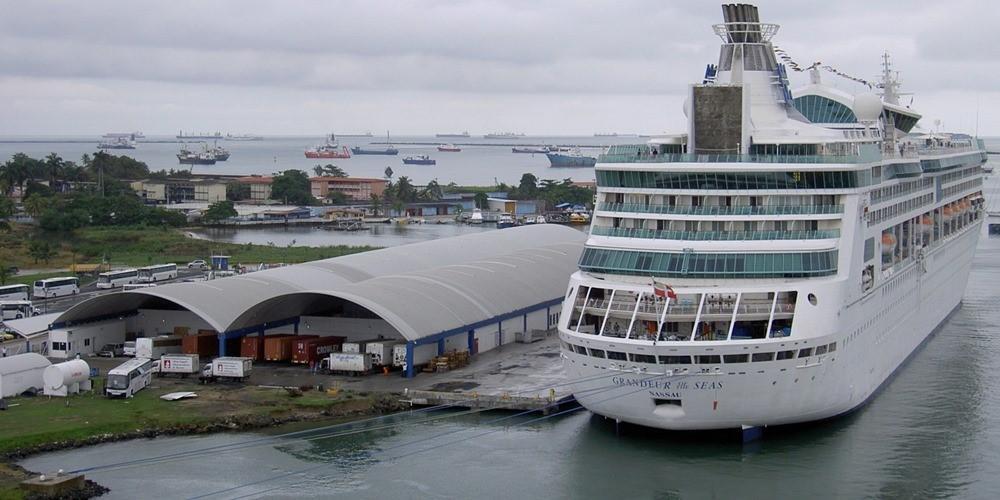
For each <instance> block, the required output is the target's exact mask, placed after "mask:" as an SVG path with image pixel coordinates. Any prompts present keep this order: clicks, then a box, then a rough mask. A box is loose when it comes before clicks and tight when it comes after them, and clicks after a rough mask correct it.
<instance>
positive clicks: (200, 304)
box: [54, 224, 586, 340]
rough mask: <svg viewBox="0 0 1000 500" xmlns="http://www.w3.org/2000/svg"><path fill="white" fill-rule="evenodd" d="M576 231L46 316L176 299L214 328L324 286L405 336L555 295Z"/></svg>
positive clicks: (143, 296) (243, 323)
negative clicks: (376, 316) (375, 315)
mask: <svg viewBox="0 0 1000 500" xmlns="http://www.w3.org/2000/svg"><path fill="white" fill-rule="evenodd" d="M585 240H586V234H585V233H584V232H582V231H578V230H576V229H572V228H567V227H563V226H558V225H555V224H539V225H533V226H525V227H519V228H510V229H504V230H497V231H484V232H482V233H476V234H470V235H464V236H457V237H454V238H444V239H439V240H433V241H427V242H420V243H414V244H410V245H404V246H399V247H392V248H386V249H382V250H375V251H371V252H365V253H360V254H353V255H347V256H343V257H336V258H333V259H326V260H321V261H315V262H310V263H305V264H299V265H294V266H288V267H284V268H279V269H271V270H267V271H260V272H256V273H251V274H248V275H245V276H239V277H232V278H225V279H221V280H213V281H208V282H195V283H177V284H170V285H162V286H157V287H151V288H143V289H138V290H132V291H128V292H120V293H112V294H106V295H101V296H98V297H95V298H93V299H90V300H87V301H84V302H81V303H80V304H78V305H77V306H75V307H73V308H71V309H69V310H67V311H66V312H64V313H63V314H61V315H60V316H59V317H58V318H57V320H56V321H55V322H54V323H56V324H61V323H66V322H79V321H87V320H90V319H94V318H100V317H112V316H114V315H117V314H126V313H130V312H132V311H135V310H136V309H139V308H155V307H163V306H176V307H182V308H184V309H187V310H190V311H191V312H193V313H195V314H197V315H198V316H200V317H201V318H203V319H204V320H205V321H206V322H207V323H209V324H210V325H212V327H213V328H215V329H216V330H217V331H220V332H222V331H231V330H237V329H241V328H247V327H251V326H256V325H259V324H261V323H263V322H266V321H275V320H279V319H285V318H289V317H294V316H298V315H301V314H303V312H306V311H308V309H309V308H310V307H312V305H313V304H314V303H315V301H316V300H317V297H320V296H327V297H339V298H341V299H344V300H347V301H350V302H353V303H355V304H358V305H360V306H362V307H365V308H366V309H368V310H370V311H371V312H373V313H375V314H377V315H378V316H380V317H381V318H383V319H385V320H386V321H387V322H389V323H390V324H391V325H392V326H393V327H395V328H396V329H397V330H398V331H399V332H400V333H402V334H403V335H404V336H405V337H407V338H408V339H410V340H414V339H416V338H419V337H422V336H425V335H429V334H433V333H437V332H441V331H446V330H450V329H452V328H457V327H461V326H464V325H467V324H472V323H476V322H478V321H482V320H484V319H488V318H492V317H496V316H499V315H502V314H506V313H509V312H512V311H516V310H519V309H522V308H525V307H529V306H533V305H536V304H539V303H542V302H545V301H547V300H552V299H555V298H558V297H560V296H561V295H562V293H563V291H564V290H565V288H566V283H567V280H568V278H569V275H570V274H572V273H573V272H574V271H575V270H576V265H577V261H578V260H579V257H580V253H581V252H582V250H583V242H584V241H585Z"/></svg>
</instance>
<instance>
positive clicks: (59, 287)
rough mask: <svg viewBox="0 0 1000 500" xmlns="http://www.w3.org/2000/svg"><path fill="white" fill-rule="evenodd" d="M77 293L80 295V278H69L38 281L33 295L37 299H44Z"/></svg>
mask: <svg viewBox="0 0 1000 500" xmlns="http://www.w3.org/2000/svg"><path fill="white" fill-rule="evenodd" d="M77 293H80V278H76V277H70V276H67V277H64V278H49V279H47V280H38V281H36V282H35V289H34V291H33V293H32V295H34V296H35V298H37V299H44V298H52V297H62V296H64V295H76V294H77Z"/></svg>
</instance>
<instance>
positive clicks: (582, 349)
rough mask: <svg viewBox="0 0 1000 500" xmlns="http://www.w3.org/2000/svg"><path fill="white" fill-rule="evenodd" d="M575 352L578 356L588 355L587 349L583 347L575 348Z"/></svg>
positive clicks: (577, 346)
mask: <svg viewBox="0 0 1000 500" xmlns="http://www.w3.org/2000/svg"><path fill="white" fill-rule="evenodd" d="M573 350H575V351H576V353H577V354H583V355H584V356H586V355H587V348H586V347H583V346H582V345H575V346H573Z"/></svg>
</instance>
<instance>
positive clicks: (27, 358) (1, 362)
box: [0, 352, 52, 398]
mask: <svg viewBox="0 0 1000 500" xmlns="http://www.w3.org/2000/svg"><path fill="white" fill-rule="evenodd" d="M49 366H52V362H50V361H49V360H48V359H45V356H42V355H41V354H36V353H33V352H27V353H24V354H17V355H14V356H8V357H6V358H0V398H9V397H13V396H17V395H19V394H21V393H22V392H24V391H27V390H29V389H36V390H37V389H41V388H42V387H43V386H44V380H45V378H44V374H45V369H46V368H48V367H49Z"/></svg>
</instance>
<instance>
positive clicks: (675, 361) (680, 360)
mask: <svg viewBox="0 0 1000 500" xmlns="http://www.w3.org/2000/svg"><path fill="white" fill-rule="evenodd" d="M660 363H661V364H664V365H690V364H691V356H660Z"/></svg>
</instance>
